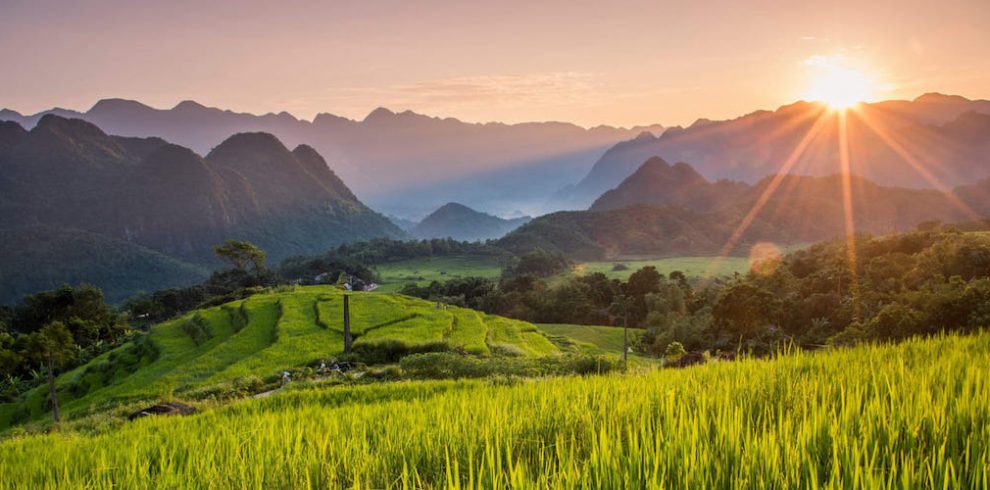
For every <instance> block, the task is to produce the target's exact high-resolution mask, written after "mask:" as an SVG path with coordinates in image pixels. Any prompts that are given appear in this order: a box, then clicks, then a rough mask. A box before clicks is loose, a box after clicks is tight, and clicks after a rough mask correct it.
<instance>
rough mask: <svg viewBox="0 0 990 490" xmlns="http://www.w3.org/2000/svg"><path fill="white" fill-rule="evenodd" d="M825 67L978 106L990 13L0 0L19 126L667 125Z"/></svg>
mask: <svg viewBox="0 0 990 490" xmlns="http://www.w3.org/2000/svg"><path fill="white" fill-rule="evenodd" d="M823 66H825V70H824V72H823ZM836 66H839V73H845V72H848V71H850V70H853V71H855V72H856V75H857V78H856V79H855V80H857V81H859V80H868V81H869V82H868V85H869V90H868V92H869V94H868V95H866V97H869V98H871V99H891V98H914V97H916V96H918V95H920V94H922V93H925V92H931V91H937V92H943V93H950V94H958V95H963V96H966V97H969V98H990V1H988V0H958V1H953V0H944V1H924V2H922V1H911V0H901V1H868V0H853V1H849V0H817V1H792V2H784V1H779V0H778V1H763V0H753V1H745V2H742V1H739V2H731V1H697V2H685V1H684V0H676V1H657V0H653V1H647V0H643V1H627V2H620V1H616V2H606V1H601V0H597V1H583V0H569V1H541V2H532V1H493V2H480V1H431V0H420V1H381V0H361V1H353V2H352V1H321V2H306V1H291V0H289V1H283V2H271V1H247V0H245V1H240V2H201V1H196V2H188V1H183V0H177V1H169V2H153V1H140V2H134V1H98V0H93V1H47V0H24V1H22V0H0V74H2V75H0V107H7V108H10V109H14V110H17V111H20V112H22V113H33V112H37V111H40V110H43V109H47V108H51V107H55V106H58V107H64V108H69V109H77V110H85V109H88V108H89V107H90V106H92V105H93V103H95V102H96V101H97V100H99V99H101V98H107V97H121V98H129V99H136V100H140V101H142V102H144V103H146V104H148V105H151V106H154V107H160V108H168V107H172V106H174V105H175V104H177V103H178V102H180V101H182V100H186V99H193V100H196V101H198V102H200V103H203V104H205V105H208V106H214V107H221V108H224V109H232V110H236V111H240V112H252V113H266V112H281V111H288V112H290V113H292V114H293V115H295V116H297V117H301V118H306V119H311V118H312V117H313V116H314V115H315V114H317V113H321V112H329V113H333V114H337V115H341V116H345V117H350V118H355V119H360V118H363V117H364V116H365V115H366V114H367V113H368V112H370V111H371V110H373V109H374V108H376V107H379V106H384V107H388V108H390V109H393V110H406V109H410V110H414V111H416V112H421V113H425V114H430V115H435V116H450V117H457V118H459V119H462V120H465V121H477V122H483V121H504V122H522V121H546V120H556V121H569V122H574V123H577V124H581V125H583V126H595V125H599V124H610V125H619V126H632V125H643V124H653V123H661V124H665V125H673V124H690V123H691V122H692V121H694V120H695V119H697V118H702V117H704V118H709V119H726V118H731V117H736V116H739V115H742V114H745V113H748V112H752V111H754V110H757V109H775V108H776V107H779V106H781V105H784V104H787V103H790V102H793V101H795V100H798V99H801V98H807V97H809V96H814V94H815V93H817V92H816V91H815V90H816V89H815V87H818V88H821V85H822V82H821V81H822V80H832V78H834V77H832V78H830V76H831V75H834V74H835V67H836ZM829 67H832V68H829Z"/></svg>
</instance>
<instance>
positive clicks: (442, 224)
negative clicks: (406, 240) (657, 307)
mask: <svg viewBox="0 0 990 490" xmlns="http://www.w3.org/2000/svg"><path fill="white" fill-rule="evenodd" d="M530 219H532V218H530V217H529V216H523V217H519V218H512V219H504V218H499V217H497V216H492V215H490V214H486V213H482V212H479V211H475V210H474V209H471V208H469V207H467V206H465V205H463V204H459V203H456V202H451V203H447V204H445V205H443V206H441V207H440V208H439V209H437V210H436V211H434V212H432V213H430V215H429V216H427V217H426V218H424V219H423V221H420V222H419V223H417V224H416V226H414V227H412V229H410V230H409V232H410V233H411V234H412V235H413V236H414V237H416V238H420V239H430V238H453V239H455V240H460V241H469V242H473V241H477V240H482V241H484V240H489V239H496V238H501V237H503V236H505V234H507V233H509V232H510V231H512V230H514V229H516V228H518V227H520V226H522V225H524V224H526V223H528V222H529V221H530Z"/></svg>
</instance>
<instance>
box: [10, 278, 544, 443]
mask: <svg viewBox="0 0 990 490" xmlns="http://www.w3.org/2000/svg"><path fill="white" fill-rule="evenodd" d="M350 294H351V299H350V309H351V318H352V333H353V336H354V338H355V341H354V349H355V352H356V355H357V356H358V358H359V359H361V358H364V360H367V361H368V362H394V361H396V360H398V357H401V356H402V355H404V354H407V353H412V352H425V351H435V350H458V351H463V352H466V353H469V354H473V355H477V356H488V355H491V354H493V352H494V353H495V354H503V355H512V356H545V355H552V354H557V353H560V350H559V349H558V348H557V347H556V346H555V345H554V344H553V343H552V342H550V341H549V340H547V338H546V336H544V334H542V333H541V332H540V331H539V330H537V328H536V327H535V326H533V325H532V324H529V323H525V322H520V321H515V320H509V319H505V318H500V317H496V316H489V315H484V314H480V313H478V312H475V311H473V310H467V309H462V308H454V307H450V308H447V309H437V308H436V305H435V304H433V303H431V302H428V301H424V300H420V299H415V298H410V297H406V296H399V295H391V294H381V293H350ZM342 298H343V296H342V293H341V292H340V291H339V290H337V289H335V288H333V287H328V286H308V287H297V288H294V289H293V290H291V291H286V292H279V293H272V294H264V295H256V296H252V297H250V298H248V299H246V300H242V301H238V302H234V303H229V304H226V305H222V306H217V307H213V308H208V309H203V310H198V311H195V312H192V313H190V314H187V315H185V316H183V317H180V318H176V319H174V320H171V321H169V322H166V323H163V324H161V325H157V326H155V327H153V328H152V330H151V333H150V334H149V335H148V336H146V337H142V338H140V339H139V340H138V341H135V342H132V343H129V344H126V345H124V346H122V347H121V348H119V349H116V350H114V351H111V352H108V353H106V354H104V355H102V356H100V357H98V358H96V359H94V360H93V361H92V362H90V363H88V364H86V365H84V366H82V367H79V368H77V369H75V370H73V371H71V372H68V373H65V374H63V375H62V376H60V377H59V380H58V386H59V399H60V400H61V402H62V408H63V412H64V413H66V414H69V415H70V416H71V415H72V414H73V413H74V412H75V413H78V412H82V411H84V410H89V409H92V407H101V406H111V405H114V404H119V403H124V402H129V401H134V400H143V399H152V398H157V397H162V396H166V395H168V394H170V393H177V394H181V393H184V392H188V391H189V390H193V389H197V388H201V387H204V386H210V385H213V384H217V383H222V382H228V381H238V380H245V379H252V378H257V379H259V380H261V381H270V380H274V379H277V378H278V376H279V374H280V373H281V372H282V370H284V369H295V368H300V367H305V366H311V367H312V366H314V365H318V364H319V362H320V361H321V360H325V361H327V362H329V361H330V360H332V359H333V358H335V357H337V356H340V355H341V354H342V353H343V348H344V343H343V330H342V328H343V327H342V319H343V306H342V305H343V299H342ZM46 400H47V387H39V388H37V389H35V390H33V391H30V392H28V394H27V395H26V397H25V399H24V401H23V402H20V403H10V404H0V428H2V427H6V426H8V425H10V424H14V423H20V422H24V421H27V420H32V419H39V418H45V417H47V416H48V415H47V414H48V408H47V401H46Z"/></svg>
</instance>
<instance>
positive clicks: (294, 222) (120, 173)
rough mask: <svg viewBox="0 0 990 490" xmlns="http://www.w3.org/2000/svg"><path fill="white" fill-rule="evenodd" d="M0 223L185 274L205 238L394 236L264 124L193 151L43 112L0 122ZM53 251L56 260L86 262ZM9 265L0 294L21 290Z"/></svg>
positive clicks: (319, 161)
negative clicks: (97, 245) (97, 243)
mask: <svg viewBox="0 0 990 490" xmlns="http://www.w3.org/2000/svg"><path fill="white" fill-rule="evenodd" d="M0 223H2V225H0V228H2V229H3V230H4V231H6V232H8V233H10V232H15V233H16V232H17V230H29V229H31V228H32V227H39V226H40V227H44V228H45V229H49V230H57V231H58V232H59V233H60V235H59V240H58V243H64V244H71V243H74V242H78V240H77V239H76V238H71V237H68V236H66V234H67V233H72V232H73V230H75V231H76V232H78V234H88V235H87V236H89V235H95V236H97V237H98V238H94V239H95V240H110V241H112V243H113V244H114V245H113V246H114V247H117V248H126V247H127V245H128V244H131V245H132V246H133V247H139V248H141V249H142V250H146V251H148V252H154V253H156V254H161V256H162V257H164V258H167V259H168V260H171V261H179V262H184V263H187V264H190V265H193V266H192V267H189V268H186V269H187V270H186V271H185V272H183V277H186V278H188V277H190V276H189V273H188V271H190V270H200V271H201V270H203V266H211V265H213V264H215V258H214V257H213V252H212V246H213V245H215V244H217V243H219V242H221V241H223V240H226V239H243V240H248V241H251V242H253V243H256V244H257V245H259V246H261V247H262V248H264V249H265V250H266V251H267V252H268V254H269V258H270V260H272V261H278V260H280V259H282V258H285V257H287V256H290V255H297V254H312V253H318V252H322V251H325V250H327V249H328V248H331V247H334V246H336V245H340V244H342V243H346V242H350V241H355V240H362V239H370V238H377V237H389V238H401V237H404V236H405V234H404V232H402V231H401V230H399V229H398V228H397V227H396V226H395V225H393V224H392V223H391V222H389V221H388V220H387V219H386V218H385V217H384V216H382V215H379V214H377V213H375V212H374V211H372V210H370V209H369V208H368V207H366V206H365V205H364V204H363V203H361V202H360V201H359V200H357V198H356V197H355V196H354V194H353V193H352V192H351V191H350V189H349V188H348V187H347V186H346V185H344V183H343V181H342V180H341V179H340V178H338V177H337V175H336V174H335V173H334V172H333V171H332V170H331V169H330V168H329V167H328V166H327V164H326V162H325V161H324V160H323V158H322V157H321V156H320V155H319V154H318V153H317V152H316V151H315V150H314V149H312V148H310V147H308V146H305V145H299V146H297V147H296V148H295V149H293V150H291V151H290V150H289V149H288V148H286V147H285V146H284V145H283V144H282V142H281V141H279V140H278V139H277V138H276V137H274V136H273V135H271V134H267V133H241V134H236V135H233V136H231V137H229V138H227V139H226V140H225V141H223V142H222V143H220V144H219V145H217V146H216V148H214V149H213V151H211V152H210V153H209V154H208V155H207V156H206V157H201V156H199V155H198V154H196V153H195V152H193V151H192V150H190V149H188V148H185V147H182V146H178V145H174V144H171V143H169V142H167V141H165V140H163V139H161V138H131V137H120V136H111V135H108V134H106V133H105V132H103V131H102V130H101V129H100V128H98V127H97V126H95V125H93V124H91V123H88V122H85V121H83V120H80V119H66V118H63V117H61V116H56V115H52V114H48V115H45V116H44V117H42V118H41V119H40V120H39V121H38V123H37V124H36V125H35V126H34V127H33V128H32V129H31V130H30V131H25V130H23V128H20V129H18V127H17V126H16V125H15V124H13V123H4V124H3V125H0ZM87 240H90V239H87ZM90 241H92V240H90ZM62 252H64V254H63V256H64V257H65V259H64V260H72V261H77V262H78V261H86V260H88V259H87V257H85V256H79V255H78V254H74V253H71V251H64V250H63V251H62ZM128 253H130V252H128ZM133 253H135V254H138V255H141V256H148V254H146V253H144V252H138V251H137V249H134V250H133ZM25 254H30V251H28V250H23V251H18V250H7V253H6V254H5V255H4V257H3V260H4V261H14V260H26V259H25V257H28V255H25ZM142 254H143V255H142ZM58 257H59V253H56V252H55V251H51V253H50V258H51V260H55V261H56V262H53V263H51V264H48V267H55V268H58V267H60V265H59V263H58V262H57V260H58ZM106 259H107V257H103V256H99V257H98V258H96V259H95V260H106ZM142 260H144V259H142ZM155 260H157V259H155ZM194 264H195V265H194ZM63 265H66V264H63ZM72 265H73V266H79V264H72ZM104 265H105V266H106V267H108V268H111V269H113V264H104ZM76 268H78V269H85V270H91V271H92V270H96V269H98V267H97V266H96V265H93V264H90V265H89V266H87V267H76ZM12 269H13V268H12V267H9V266H2V265H0V275H2V276H3V277H0V282H6V283H7V284H6V288H5V293H6V296H5V297H3V298H0V300H10V299H12V298H14V297H15V296H16V294H20V293H24V292H29V291H28V290H22V288H18V287H17V286H16V285H11V284H10V283H9V281H10V280H11V279H10V278H9V277H6V274H5V272H4V271H9V270H12ZM114 270H117V269H114ZM117 272H119V273H121V274H124V275H126V274H127V271H119V270H118V271H117ZM161 273H162V274H163V275H165V276H167V275H168V274H169V271H168V270H162V271H161ZM131 282H132V281H130V279H126V280H123V279H122V280H121V281H120V283H128V284H129V283H131ZM165 282H169V283H171V282H170V281H165ZM172 282H174V281H172ZM151 283H153V282H151ZM151 283H149V284H151ZM98 285H101V286H106V287H108V288H109V289H111V293H112V296H114V295H115V294H116V293H117V292H118V291H117V290H116V289H115V288H114V286H115V285H114V284H109V283H104V284H98ZM126 292H127V291H120V294H124V293H126ZM130 292H133V291H130ZM114 297H115V299H119V297H120V296H114Z"/></svg>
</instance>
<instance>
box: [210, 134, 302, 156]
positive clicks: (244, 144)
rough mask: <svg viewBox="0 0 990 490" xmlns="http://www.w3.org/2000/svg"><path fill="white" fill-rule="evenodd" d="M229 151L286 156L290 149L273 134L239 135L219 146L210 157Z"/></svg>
mask: <svg viewBox="0 0 990 490" xmlns="http://www.w3.org/2000/svg"><path fill="white" fill-rule="evenodd" d="M229 151H238V152H241V151H243V152H250V153H254V154H285V153H288V152H289V149H288V148H286V147H285V145H283V144H282V142H281V141H279V139H278V138H276V137H275V135H273V134H271V133H263V132H258V133H237V134H235V135H233V136H231V137H229V138H227V139H225V140H224V141H223V143H220V144H219V145H217V147H216V148H214V149H213V151H211V152H210V155H213V154H215V153H223V152H229Z"/></svg>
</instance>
